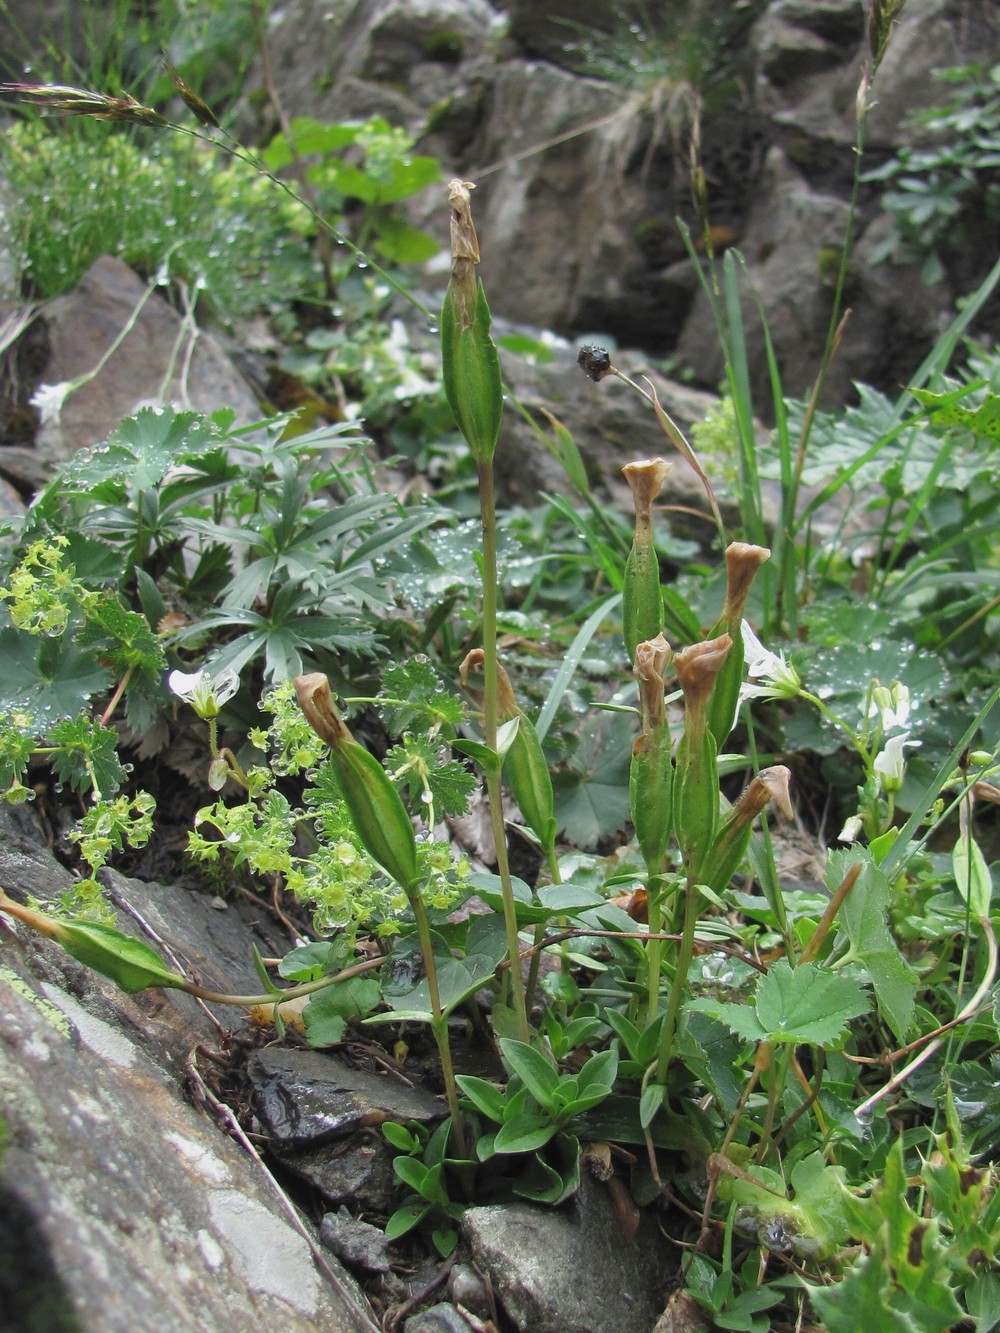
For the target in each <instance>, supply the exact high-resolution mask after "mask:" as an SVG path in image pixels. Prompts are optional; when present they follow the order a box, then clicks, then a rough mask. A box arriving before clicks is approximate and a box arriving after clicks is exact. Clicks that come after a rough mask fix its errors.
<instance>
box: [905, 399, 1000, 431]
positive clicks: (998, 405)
mask: <svg viewBox="0 0 1000 1333" xmlns="http://www.w3.org/2000/svg"><path fill="white" fill-rule="evenodd" d="M970 387H971V386H966V387H965V388H963V389H961V390H960V391H959V392H958V393H931V392H930V391H929V390H927V389H911V390H910V393H912V394H913V396H914V398H916V400H917V402H918V403H919V404H920V406H921V407H922V408H924V409H925V410H926V411H928V412H929V413H930V421H931V427H932V429H934V430H941V431H943V430H955V429H957V430H967V431H971V432H972V433H973V435H975V436H977V438H979V439H981V440H988V441H989V442H990V443H991V444H1000V394H995V393H987V394H986V395H985V396H984V398H983V400H982V402H981V403H978V404H975V405H974V406H971V407H968V406H963V404H962V402H961V401H960V400H961V399H962V398H963V397H967V395H968V393H969V389H970Z"/></svg>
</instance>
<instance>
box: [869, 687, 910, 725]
mask: <svg viewBox="0 0 1000 1333" xmlns="http://www.w3.org/2000/svg"><path fill="white" fill-rule="evenodd" d="M876 715H877V716H878V719H879V721H880V722H881V723H882V730H883V731H892V730H894V728H896V727H905V726H906V724H907V722H908V720H909V717H910V691H909V687H908V686H906V685H904V684H903V683H902V682H901V681H898V680H897V681H894V682H893V684H892V686H891V687H890V688H888V689H887V688H886V686H885V685H879V684H875V685H874V687H873V688H872V698H871V704H870V705H869V708H868V716H869V718H872V717H875V716H876Z"/></svg>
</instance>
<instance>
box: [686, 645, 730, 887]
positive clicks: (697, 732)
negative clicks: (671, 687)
mask: <svg viewBox="0 0 1000 1333" xmlns="http://www.w3.org/2000/svg"><path fill="white" fill-rule="evenodd" d="M731 647H732V639H731V638H730V637H729V635H728V634H721V635H719V636H718V638H715V639H708V640H706V641H705V642H703V643H694V644H692V645H691V646H690V647H688V648H683V649H681V651H680V652H679V653H677V654H676V656H675V657H674V666H675V668H676V670H677V680H678V683H679V684H680V687H681V689H682V690H683V692H684V735H683V736H682V737H681V741H680V744H679V745H678V747H677V768H676V772H675V774H674V830H675V832H676V837H677V842H678V845H679V846H680V849H681V852H682V853H683V856H684V865H685V869H686V871H687V874H688V875H689V876H690V877H691V878H693V879H696V880H697V879H700V878H701V867H702V864H703V862H704V860H705V858H706V857H707V855H708V853H709V851H710V849H711V847H712V844H713V842H714V841H715V831H716V828H717V827H718V822H719V767H718V762H717V749H716V744H715V737H714V736H713V735H712V732H711V729H710V728H709V726H708V702H709V699H710V697H711V694H712V689H713V687H714V685H715V681H716V678H717V677H718V674H719V671H720V669H721V668H722V666H723V664H724V662H725V660H726V656H727V655H728V653H729V651H730V649H731Z"/></svg>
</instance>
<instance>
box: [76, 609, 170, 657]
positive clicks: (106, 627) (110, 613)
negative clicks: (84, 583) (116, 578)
mask: <svg viewBox="0 0 1000 1333" xmlns="http://www.w3.org/2000/svg"><path fill="white" fill-rule="evenodd" d="M83 607H84V612H85V615H86V622H85V624H84V626H83V629H82V630H81V631H80V633H79V634H78V636H77V641H78V643H79V644H80V647H81V648H86V647H89V646H90V645H91V644H93V645H95V647H97V648H99V650H100V653H101V659H102V661H106V662H108V664H109V665H110V666H111V667H112V668H113V669H114V670H115V672H116V673H118V674H119V675H124V674H125V672H126V671H128V670H132V671H137V672H140V673H141V674H142V675H145V676H148V677H150V678H151V679H153V680H158V679H159V678H160V676H161V675H162V673H163V671H164V669H165V667H166V659H165V657H164V654H163V649H162V647H161V646H160V642H159V640H158V639H157V637H156V635H155V634H154V633H153V631H152V630H151V629H150V627H149V622H148V621H147V620H146V617H145V616H141V615H139V614H138V613H137V612H135V611H129V610H128V608H127V607H125V606H123V605H122V602H121V600H120V598H119V596H118V594H117V593H116V592H114V591H113V590H111V589H108V590H106V591H104V592H100V593H89V594H86V595H85V597H84V598H83Z"/></svg>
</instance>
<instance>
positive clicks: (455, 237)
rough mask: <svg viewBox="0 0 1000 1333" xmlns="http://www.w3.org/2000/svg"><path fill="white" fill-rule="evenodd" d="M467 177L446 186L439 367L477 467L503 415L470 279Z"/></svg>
mask: <svg viewBox="0 0 1000 1333" xmlns="http://www.w3.org/2000/svg"><path fill="white" fill-rule="evenodd" d="M472 188H473V187H472V185H471V183H470V182H468V181H461V180H453V181H452V182H451V184H450V185H449V186H448V203H449V205H450V207H451V279H450V281H449V283H448V290H447V292H446V293H445V298H444V306H443V308H442V311H441V372H442V378H443V380H444V391H445V396H446V397H447V399H448V404H449V406H450V407H451V410H452V412H454V414H455V420H456V421H457V422H458V426H459V429H460V430H461V432H462V434H463V435H464V436H465V440H466V443H467V444H468V446H469V450H470V451H471V453H472V457H473V458H474V459H475V461H476V463H477V464H478V465H479V466H484V465H486V464H488V463H490V462H492V460H493V454H494V452H495V451H496V447H497V438H498V436H499V434H500V419H501V417H502V416H503V379H502V376H501V373H500V357H499V355H498V353H497V348H496V343H495V342H494V341H493V339H492V337H491V336H490V308H489V305H488V304H487V302H486V293H485V291H484V290H483V284H482V282H479V281H478V280H477V278H476V272H475V265H476V264H478V263H479V241H478V239H477V237H476V229H475V226H474V225H473V222H472V205H471V200H470V191H471V190H472Z"/></svg>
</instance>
